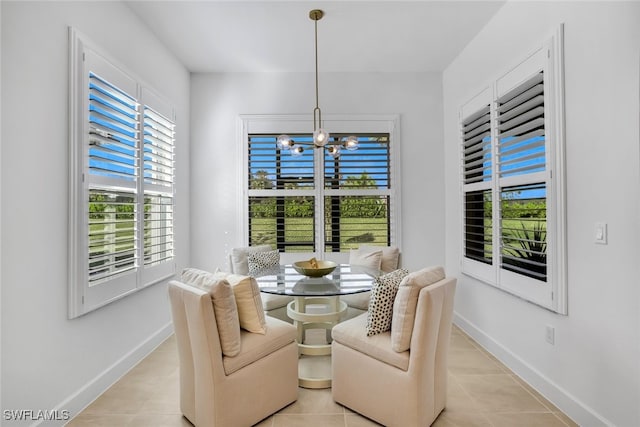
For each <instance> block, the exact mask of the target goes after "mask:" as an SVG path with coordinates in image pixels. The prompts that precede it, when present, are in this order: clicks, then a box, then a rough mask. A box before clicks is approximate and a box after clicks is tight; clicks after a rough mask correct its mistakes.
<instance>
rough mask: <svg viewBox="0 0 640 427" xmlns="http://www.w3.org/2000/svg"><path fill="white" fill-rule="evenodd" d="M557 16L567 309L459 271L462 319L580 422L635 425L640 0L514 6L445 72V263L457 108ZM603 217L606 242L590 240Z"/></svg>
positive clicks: (457, 233) (457, 232) (639, 378)
mask: <svg viewBox="0 0 640 427" xmlns="http://www.w3.org/2000/svg"><path fill="white" fill-rule="evenodd" d="M561 22H564V23H565V52H566V53H565V59H566V65H565V71H566V77H565V79H566V91H565V92H566V159H567V162H566V175H567V208H568V209H567V210H568V219H567V225H568V242H569V245H568V276H569V290H568V301H569V315H568V316H561V315H555V314H553V313H551V312H549V311H546V310H543V309H541V308H538V307H536V306H534V305H531V304H528V303H526V302H524V301H522V300H519V299H518V298H515V297H512V296H510V295H507V294H505V293H503V292H500V291H498V290H496V289H494V288H492V287H490V286H487V285H484V284H481V283H479V282H477V281H475V280H473V279H471V278H469V277H465V276H462V275H460V281H459V287H458V292H457V298H456V306H455V311H456V316H457V318H456V321H457V322H458V323H459V324H460V325H461V326H463V327H464V328H465V329H467V330H468V331H469V332H470V333H472V334H473V335H474V336H475V337H476V338H477V339H478V340H479V341H480V342H482V343H483V344H484V345H486V346H487V348H488V349H489V350H491V351H492V352H494V353H495V354H496V355H497V356H498V357H499V358H500V359H502V360H503V361H505V362H507V364H508V365H509V366H510V367H511V368H512V369H514V370H515V371H516V372H517V373H519V374H520V375H521V376H523V377H524V378H525V379H526V380H527V381H529V382H530V383H531V384H532V385H534V386H535V387H536V388H538V389H539V390H540V391H541V392H542V393H543V394H545V395H546V396H547V397H549V398H550V399H551V400H552V401H554V402H555V403H556V404H557V405H558V406H559V407H560V409H563V410H564V411H565V412H566V413H568V415H570V416H572V417H573V418H574V419H575V420H576V421H577V422H579V423H580V424H581V425H585V426H592V425H601V424H611V425H617V426H625V427H626V426H637V425H640V413H639V409H638V402H640V369H639V364H640V348H639V343H640V332H639V326H640V324H639V312H640V304H639V303H640V288H639V286H638V284H639V281H638V277H640V268H639V265H640V263H639V262H638V260H639V259H640V250H639V249H638V248H639V247H638V238H639V237H640V211H639V202H640V199H639V197H640V193H639V192H638V184H639V171H640V164H639V150H638V142H639V135H638V134H639V100H638V94H639V92H640V90H639V81H640V68H639V57H640V3H638V2H626V3H615V2H566V3H564V2H562V3H560V2H510V3H507V4H506V5H505V6H504V7H503V8H502V9H501V10H500V11H499V12H498V13H497V14H496V16H495V17H494V19H493V20H492V21H491V22H490V23H489V24H488V25H487V26H486V27H485V28H484V29H483V30H482V31H481V32H480V33H479V34H478V36H477V37H476V38H475V39H474V40H473V41H472V42H471V43H470V44H469V45H468V46H467V47H466V48H465V50H464V52H463V53H462V54H461V55H460V56H459V57H458V58H457V59H456V60H455V61H454V62H453V63H452V64H451V65H450V66H449V67H448V69H447V70H446V71H445V73H444V77H443V88H444V89H443V90H444V135H445V171H446V172H445V175H446V218H447V223H446V243H447V246H446V259H447V268H448V270H449V271H450V272H451V271H453V272H455V271H458V274H459V269H460V268H459V261H460V256H461V253H460V239H461V224H460V221H459V220H458V218H460V196H459V195H460V182H459V179H458V170H459V169H458V144H459V124H458V109H459V107H460V106H461V105H462V104H463V103H464V102H465V101H467V100H468V99H469V98H471V96H472V95H474V94H475V93H476V92H477V91H478V90H479V89H481V88H482V86H483V85H486V84H487V83H489V82H490V80H491V79H492V78H494V77H497V76H499V75H500V74H501V73H502V72H504V71H506V69H507V67H508V66H509V65H513V64H514V63H515V62H516V61H518V60H519V59H521V58H523V55H525V54H526V53H527V52H528V51H530V50H531V48H532V47H533V46H534V45H535V44H536V43H539V42H541V41H543V40H544V39H545V38H546V37H547V36H550V35H551V34H552V33H553V31H554V30H555V29H556V28H557V26H558V25H559V24H560V23H561ZM598 221H602V222H606V223H608V225H609V244H608V245H606V246H603V245H597V244H594V224H595V222H598ZM545 325H552V326H554V327H555V345H549V344H547V343H546V342H545Z"/></svg>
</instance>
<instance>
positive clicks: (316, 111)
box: [309, 9, 324, 131]
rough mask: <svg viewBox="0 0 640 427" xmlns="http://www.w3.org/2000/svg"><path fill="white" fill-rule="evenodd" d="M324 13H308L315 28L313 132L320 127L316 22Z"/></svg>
mask: <svg viewBox="0 0 640 427" xmlns="http://www.w3.org/2000/svg"><path fill="white" fill-rule="evenodd" d="M323 16H324V12H323V11H321V10H320V9H313V10H312V11H310V12H309V18H311V19H312V20H313V21H314V26H315V44H314V46H315V53H316V108H314V109H313V130H314V131H315V130H317V129H318V128H319V127H322V111H321V110H320V103H319V101H318V99H319V95H318V94H319V90H318V21H319V20H321V19H322V17H323Z"/></svg>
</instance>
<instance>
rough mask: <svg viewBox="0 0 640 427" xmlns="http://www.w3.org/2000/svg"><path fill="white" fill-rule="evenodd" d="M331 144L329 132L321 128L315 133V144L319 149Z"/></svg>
mask: <svg viewBox="0 0 640 427" xmlns="http://www.w3.org/2000/svg"><path fill="white" fill-rule="evenodd" d="M327 142H329V132H327V131H326V130H324V129H322V128H320V129H317V130H315V131H314V132H313V143H314V144H315V145H317V146H318V147H324V146H325V145H327Z"/></svg>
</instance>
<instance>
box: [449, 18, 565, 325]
mask: <svg viewBox="0 0 640 427" xmlns="http://www.w3.org/2000/svg"><path fill="white" fill-rule="evenodd" d="M562 75H563V73H562V30H560V31H559V32H558V34H556V35H555V36H554V37H553V38H552V39H551V40H550V41H549V42H548V43H545V44H544V45H543V46H542V47H541V48H539V49H538V50H536V51H534V52H533V53H532V54H531V55H530V56H529V57H527V58H526V59H525V60H524V61H522V62H521V63H520V64H518V65H517V66H516V67H514V68H512V69H511V70H510V71H509V72H507V73H505V74H504V75H503V76H502V77H500V78H499V79H497V80H496V81H495V82H494V84H493V85H492V87H491V88H488V89H486V90H485V91H483V92H482V93H481V94H480V95H478V96H476V97H475V98H473V99H472V100H470V101H469V102H468V103H467V104H465V105H464V106H463V107H462V111H461V115H460V117H461V123H460V128H461V156H460V158H461V177H460V179H461V182H462V198H463V200H462V213H463V214H462V221H463V224H462V225H463V254H462V270H463V272H465V273H466V274H469V275H471V276H474V277H476V278H477V279H479V280H482V281H484V282H486V283H489V284H491V285H494V286H496V287H498V288H501V289H503V290H506V291H508V292H509V293H512V294H515V295H518V296H520V297H522V298H524V299H526V300H528V301H531V302H533V303H535V304H539V305H541V306H544V307H546V308H549V309H552V310H554V311H557V312H559V313H566V267H565V265H566V237H565V230H564V221H565V220H564V215H565V214H564V212H565V208H564V205H565V200H564V192H565V190H564V188H565V187H564V172H563V167H564V166H563V152H564V148H563V147H564V139H563V137H564V132H563V125H564V115H563V112H564V108H563V105H564V103H563V89H562V88H563V81H562Z"/></svg>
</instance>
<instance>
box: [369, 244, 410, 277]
mask: <svg viewBox="0 0 640 427" xmlns="http://www.w3.org/2000/svg"><path fill="white" fill-rule="evenodd" d="M359 249H360V251H364V252H375V251H379V250H382V257H381V260H380V270H382V271H384V272H385V273H389V272H391V271H393V270H396V269H397V268H398V267H399V264H400V248H398V247H397V246H368V245H362V246H360V248H359Z"/></svg>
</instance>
